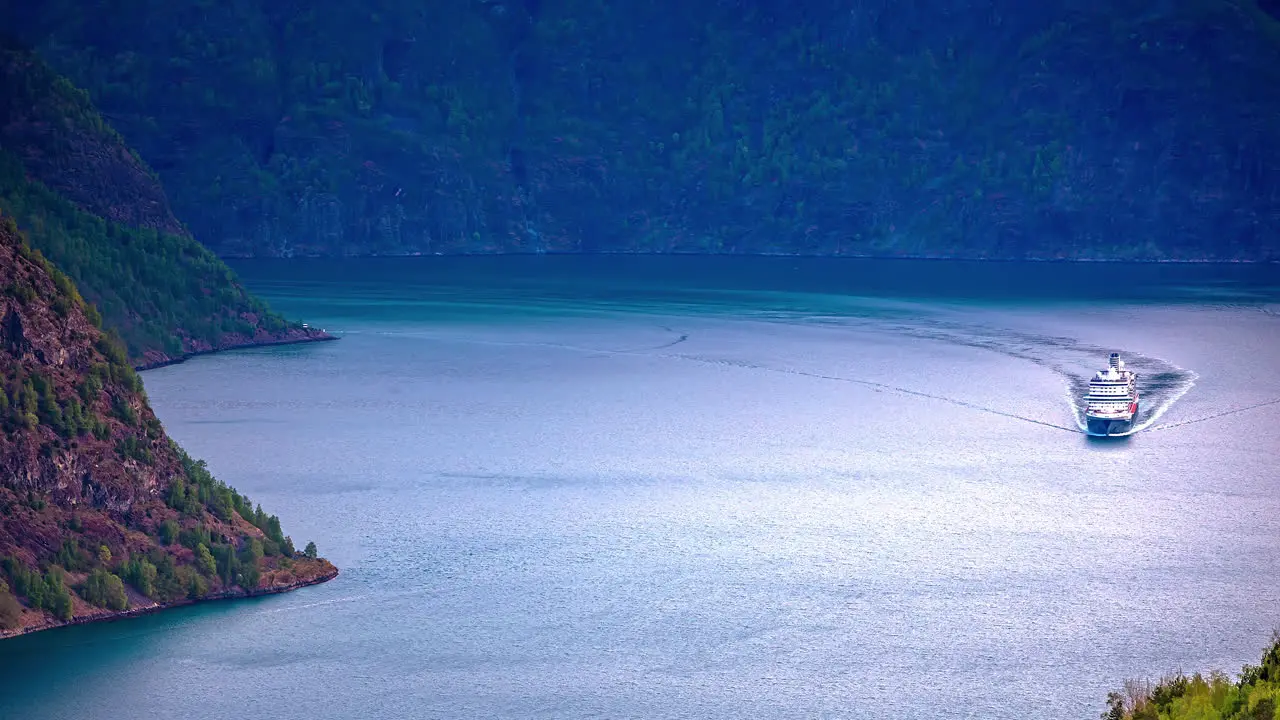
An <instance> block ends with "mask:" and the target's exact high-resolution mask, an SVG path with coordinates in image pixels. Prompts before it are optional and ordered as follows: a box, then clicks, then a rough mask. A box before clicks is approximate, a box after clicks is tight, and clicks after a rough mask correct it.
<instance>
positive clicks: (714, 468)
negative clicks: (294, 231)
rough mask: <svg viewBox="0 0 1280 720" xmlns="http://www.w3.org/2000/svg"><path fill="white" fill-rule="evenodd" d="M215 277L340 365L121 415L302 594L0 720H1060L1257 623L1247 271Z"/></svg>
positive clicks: (12, 677)
mask: <svg viewBox="0 0 1280 720" xmlns="http://www.w3.org/2000/svg"><path fill="white" fill-rule="evenodd" d="M237 269H238V270H239V271H240V273H241V274H242V277H243V278H244V279H245V280H246V282H247V284H248V285H249V286H250V287H252V288H253V289H255V290H257V291H258V292H260V293H261V294H263V295H264V296H266V297H267V299H268V300H269V301H270V302H271V303H272V304H273V305H274V306H275V307H276V308H277V309H280V310H283V311H285V312H286V313H287V314H288V315H290V316H295V317H303V318H306V319H308V320H309V321H310V322H312V323H313V324H315V325H319V326H322V327H325V328H327V329H328V330H330V331H331V332H334V333H335V334H337V335H340V336H341V337H342V340H341V341H339V342H336V343H323V344H316V345H304V346H292V347H282V348H269V349H257V350H250V351H243V352H235V353H227V354H223V355H217V356H210V357H203V358H197V359H195V360H192V361H190V362H188V363H185V364H183V365H178V366H173V367H168V368H163V369H159V370H155V371H150V372H147V373H145V374H144V379H145V383H146V388H147V392H148V394H149V396H150V399H151V401H152V403H153V404H154V406H155V408H156V410H157V412H158V414H159V415H160V417H161V419H162V420H163V421H164V423H165V425H166V427H167V428H168V429H169V431H170V433H171V434H172V435H173V436H174V437H175V438H176V439H177V440H178V441H179V442H180V443H182V444H183V445H184V446H185V447H186V448H187V449H188V450H189V451H190V452H191V453H192V454H193V455H195V456H198V457H203V458H205V459H206V460H207V461H208V462H209V465H210V467H211V468H212V469H213V470H214V472H215V473H216V474H217V475H218V476H219V477H221V478H222V479H224V480H226V481H228V482H229V483H231V484H233V485H234V486H236V487H237V488H238V489H240V490H241V491H243V492H245V493H247V494H248V495H249V496H250V497H251V498H252V499H253V500H254V501H256V502H260V503H261V504H262V505H263V507H264V508H267V509H269V510H270V511H272V512H275V513H278V514H279V515H280V517H281V519H282V521H283V523H284V526H285V528H286V530H287V531H288V532H289V533H290V534H291V535H292V537H293V539H294V541H295V543H297V544H298V545H299V546H301V545H302V544H303V543H305V542H306V541H307V540H312V539H314V540H315V541H316V542H317V544H318V545H319V547H320V550H321V552H322V553H323V554H324V555H326V556H327V557H329V558H330V559H331V560H333V561H334V562H335V563H336V564H337V565H338V566H339V567H340V568H341V569H342V574H341V575H340V576H339V577H338V578H337V579H336V580H334V581H332V582H330V583H327V584H325V585H321V586H317V587H313V588H306V589H303V590H300V591H298V592H295V593H291V594H287V595H280V596H274V597H269V598H262V599H256V600H250V601H243V602H227V603H211V604H206V605H201V606H197V607H192V608H185V609H179V610H174V611H170V612H166V613H161V614H158V615H154V616H148V617H144V618H139V619H134V620H129V621H124V622H118V623H109V624H101V625H96V626H84V627H76V628H69V629H65V630H59V631H53V632H47V633H40V634H37V635H33V636H29V637H22V638H18V639H15V640H10V641H5V642H4V643H0V668H2V669H3V671H2V672H0V717H5V718H9V717H13V718H25V719H31V720H35V719H37V718H68V717H75V718H86V719H89V718H107V717H118V716H127V717H131V718H170V717H186V718H224V717H272V718H299V719H301V718H354V717H367V718H401V717H415V718H498V717H502V718H532V717H548V718H552V717H554V718H589V717H590V718H594V717H609V718H685V717H707V718H712V717H714V718H764V717H777V718H819V717H826V718H837V717H841V718H878V717H885V718H890V717H891V718H1009V719H1013V718H1029V717H1035V718H1092V717H1096V716H1097V713H1098V712H1099V711H1100V710H1101V708H1102V704H1103V701H1104V699H1105V696H1106V693H1107V691H1108V690H1111V689H1116V688H1118V687H1119V686H1120V684H1121V683H1122V681H1123V680H1124V679H1125V678H1148V677H1150V678H1154V677H1158V676H1159V675H1161V674H1164V673H1167V672H1171V671H1176V670H1179V669H1185V670H1188V671H1190V670H1193V669H1213V668H1217V669H1222V670H1226V671H1236V670H1238V669H1239V667H1240V666H1241V665H1242V664H1243V663H1245V662H1255V661H1256V660H1257V658H1258V657H1260V653H1261V651H1262V649H1263V648H1264V647H1265V645H1266V644H1267V642H1268V640H1269V638H1270V633H1271V631H1272V629H1273V628H1275V627H1277V626H1280V564H1277V563H1276V562H1275V558H1276V557H1277V556H1280V488H1278V487H1277V486H1278V485H1280V470H1277V468H1276V465H1275V461H1274V458H1275V454H1276V450H1277V449H1280V422H1277V420H1278V419H1280V362H1278V360H1280V332H1278V331H1280V306H1278V305H1277V304H1276V303H1277V302H1278V301H1280V298H1278V297H1277V296H1278V293H1277V286H1278V285H1280V282H1277V273H1276V270H1275V268H1274V267H1258V266H1193V265H1145V266H1134V265H1111V264H1107V265H1101V264H1098V265H1065V264H1064V265H1057V264H1014V263H1002V264H996V263H992V264H972V263H948V262H931V261H832V260H822V261H819V260H794V259H786V258H679V257H675V258H672V257H667V258H643V257H642V258H637V257H595V258H574V257H526V258H417V259H396V260H362V261H345V262H333V261H323V262H322V261H293V262H287V263H286V262H255V263H244V264H241V265H239V266H237ZM1112 350H1115V351H1118V352H1121V353H1122V354H1123V355H1124V356H1125V358H1126V359H1129V360H1130V362H1131V364H1132V365H1134V366H1135V367H1136V368H1137V369H1138V371H1139V372H1140V373H1142V376H1141V378H1140V383H1141V386H1142V388H1143V392H1144V403H1145V407H1144V411H1143V416H1142V417H1141V418H1140V423H1139V424H1140V426H1141V427H1142V428H1143V429H1142V430H1141V431H1140V432H1138V433H1135V434H1134V435H1133V436H1131V437H1128V438H1122V439H1106V440H1102V439H1091V438H1088V437H1086V436H1085V435H1083V434H1082V433H1081V432H1080V431H1079V424H1078V416H1077V410H1076V408H1075V406H1074V403H1073V402H1072V398H1073V397H1076V396H1078V395H1079V394H1080V389H1081V385H1080V382H1081V379H1082V378H1086V377H1087V376H1088V374H1089V373H1091V372H1092V371H1093V370H1094V369H1096V368H1098V367H1101V366H1102V365H1103V364H1104V363H1105V361H1106V353H1107V352H1110V351H1112Z"/></svg>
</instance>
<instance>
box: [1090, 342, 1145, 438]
mask: <svg viewBox="0 0 1280 720" xmlns="http://www.w3.org/2000/svg"><path fill="white" fill-rule="evenodd" d="M1137 414H1138V376H1137V375H1136V374H1134V373H1133V371H1131V370H1129V369H1127V368H1125V366H1124V361H1123V360H1121V359H1120V353H1111V358H1110V360H1109V362H1108V363H1107V369H1106V370H1099V371H1098V372H1097V373H1096V374H1095V375H1094V376H1093V378H1092V379H1091V380H1089V394H1088V395H1085V397H1084V419H1085V423H1086V424H1087V425H1088V429H1089V434H1091V435H1117V434H1120V433H1125V432H1128V431H1129V430H1131V429H1132V428H1133V419H1134V417H1136V416H1137Z"/></svg>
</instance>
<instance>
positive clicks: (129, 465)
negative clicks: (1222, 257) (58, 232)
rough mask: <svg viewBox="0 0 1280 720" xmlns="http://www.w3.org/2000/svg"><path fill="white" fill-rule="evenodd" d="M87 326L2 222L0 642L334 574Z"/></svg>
mask: <svg viewBox="0 0 1280 720" xmlns="http://www.w3.org/2000/svg"><path fill="white" fill-rule="evenodd" d="M95 319H96V318H94V316H93V313H92V312H91V310H90V307H89V306H88V305H86V303H85V302H84V300H83V299H82V298H81V296H80V294H79V293H78V292H77V291H76V289H75V286H74V285H73V283H72V282H71V281H70V279H68V277H67V276H66V275H63V274H62V273H61V272H59V271H58V270H57V269H55V268H54V266H53V265H52V263H50V262H49V261H48V260H46V259H45V258H44V257H43V256H42V255H41V254H40V253H39V251H37V250H33V249H32V248H30V247H29V246H28V245H26V244H25V243H24V242H23V239H22V238H21V237H20V235H19V233H18V229H17V227H16V225H15V224H14V223H13V220H12V218H9V217H7V216H0V426H2V427H3V431H4V432H3V434H2V435H0V637H2V636H4V635H6V634H12V633H14V632H21V631H24V630H30V629H39V628H43V627H48V626H52V625H57V624H61V623H66V622H76V621H81V620H85V619H95V618H98V617H103V616H110V615H114V614H120V613H123V612H128V611H130V610H138V609H147V608H151V607H156V606H157V605H165V604H175V603H182V602H187V601H190V600H195V599H200V598H209V597H226V596H234V595H244V594H253V593H260V592H271V591H275V590H281V589H287V588H290V587H296V586H298V585H300V584H308V583H312V582H319V581H320V580H323V579H327V578H329V577H332V576H333V575H334V574H336V572H337V571H336V569H335V568H334V567H333V566H332V565H331V564H329V563H328V562H327V561H325V560H324V559H321V558H316V557H315V548H314V546H308V548H307V550H306V552H304V553H298V552H296V551H295V549H294V547H293V543H292V541H291V540H290V538H288V537H287V536H285V535H284V533H283V532H282V530H281V528H280V521H279V520H278V519H277V518H276V517H275V516H271V515H267V514H266V513H264V512H263V510H262V508H261V506H254V505H253V504H252V503H251V502H250V501H249V499H248V498H246V497H244V496H242V495H240V494H239V493H237V492H235V491H234V490H232V489H230V488H228V487H227V486H226V485H224V484H222V483H221V482H219V481H217V480H216V479H214V478H213V476H212V475H210V474H209V472H208V470H207V469H206V468H205V465H204V463H203V462H199V461H194V460H192V459H191V458H190V457H188V456H187V455H186V454H185V453H184V452H183V451H182V450H181V449H180V448H179V447H178V446H177V445H176V444H175V443H174V442H173V441H172V440H170V439H169V438H168V437H167V436H166V435H165V433H164V430H163V429H162V428H161V426H160V422H159V421H158V420H157V419H156V417H155V415H154V414H153V413H152V412H151V408H150V407H149V406H148V405H147V399H146V396H145V395H144V393H143V391H142V383H141V381H140V380H139V378H138V375H137V374H136V373H135V372H134V370H133V368H132V367H131V366H130V364H129V362H128V360H127V357H126V355H125V350H124V348H123V346H122V345H121V344H120V343H119V341H118V340H116V339H114V338H113V337H111V336H109V335H107V334H104V333H103V332H102V331H101V329H100V328H99V327H98V326H97V325H96V323H95Z"/></svg>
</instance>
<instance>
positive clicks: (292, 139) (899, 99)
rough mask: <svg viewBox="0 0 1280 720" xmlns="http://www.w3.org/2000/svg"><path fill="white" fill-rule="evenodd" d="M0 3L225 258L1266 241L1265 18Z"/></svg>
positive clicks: (1197, 12)
mask: <svg viewBox="0 0 1280 720" xmlns="http://www.w3.org/2000/svg"><path fill="white" fill-rule="evenodd" d="M8 5H9V8H8V10H7V12H6V14H5V16H4V17H2V18H0V19H2V20H3V21H4V22H5V25H6V26H8V27H11V28H13V29H14V31H15V32H17V33H19V34H20V35H21V36H22V38H23V39H24V40H26V41H28V42H30V43H32V44H33V45H35V46H36V47H37V49H38V50H39V51H40V52H41V53H42V54H43V55H44V56H45V57H46V58H47V59H48V61H49V62H51V63H52V64H53V65H54V67H55V68H56V69H57V70H59V71H60V72H62V73H64V74H66V75H68V76H69V77H70V78H71V79H72V80H73V81H74V82H75V83H77V84H78V85H80V86H82V87H85V88H86V89H87V90H88V92H89V94H90V96H91V97H92V99H93V101H94V102H95V103H96V104H97V105H98V106H99V107H100V108H102V109H103V111H104V113H105V115H106V117H107V118H108V119H109V121H110V122H111V124H112V126H114V127H115V128H116V129H117V130H119V131H120V132H121V133H122V134H123V136H124V137H125V139H126V140H128V142H129V143H130V144H131V145H132V146H134V147H136V148H137V149H138V151H139V153H140V155H141V156H142V158H143V159H144V160H146V161H147V162H148V163H149V164H150V165H151V166H152V167H154V168H155V169H156V171H157V172H158V174H159V177H160V178H161V180H162V181H163V182H164V185H165V188H166V190H167V191H168V193H169V197H170V199H171V200H172V202H173V206H174V208H175V209H176V215H177V216H178V217H180V218H182V219H183V220H184V221H185V222H186V223H188V225H189V226H190V227H191V228H192V229H193V230H194V232H195V236H196V237H197V238H199V239H200V240H202V241H203V242H205V243H207V244H208V245H209V246H210V247H212V248H213V249H214V250H216V251H217V252H218V253H220V254H224V255H270V256H281V255H284V256H287V255H349V254H396V253H418V252H421V253H435V252H444V253H449V252H492V251H534V252H541V251H642V252H648V251H672V252H779V253H820V254H824V253H830V254H867V253H870V254H887V255H902V254H926V255H950V256H966V257H1041V258H1055V257H1071V258H1143V259H1177V258H1183V259H1187V258H1236V259H1261V258H1275V257H1277V254H1278V250H1277V245H1278V244H1280V243H1278V242H1277V239H1276V238H1277V237H1280V169H1278V168H1280V93H1277V92H1274V88H1276V87H1280V23H1277V21H1276V19H1275V18H1274V17H1273V16H1272V15H1280V9H1277V8H1276V7H1275V6H1276V3H1275V2H1274V0H1266V1H1265V2H1259V0H1170V1H1169V2H1163V3H1154V4H1153V3H1150V2H1139V1H1138V0H1121V1H1120V2H1110V3H1098V2H1091V1H1086V0H1069V1H1068V2H1060V3H1028V2H1021V1H1020V0H913V1H911V2H897V1H894V2H890V1H889V0H858V1H856V2H844V1H842V2H836V1H835V0H814V1H812V2H804V3H793V2H782V1H781V0H762V1H758V2H736V1H732V0H720V1H718V2H704V3H695V2H676V1H675V0H617V1H614V2H604V1H603V0H522V1H521V2H499V1H497V0H440V1H439V2H432V3H420V2H407V1H405V0H368V1H367V2H361V3H355V4H353V3H339V2H335V1H334V0H307V1H305V2H304V1H303V0H274V1H272V2H267V1H266V0H234V1H232V2H224V3H214V2H207V1H206V0H165V2H161V1H160V0H122V1H121V2H116V3H110V4H108V5H103V4H98V5H86V4H84V3H79V2H74V1H73V0H46V1H45V2H40V3H10V4H8ZM1269 13H1270V14H1269Z"/></svg>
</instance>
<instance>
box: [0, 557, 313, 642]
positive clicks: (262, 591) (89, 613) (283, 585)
mask: <svg viewBox="0 0 1280 720" xmlns="http://www.w3.org/2000/svg"><path fill="white" fill-rule="evenodd" d="M294 563H295V564H294V568H293V570H292V571H289V570H276V571H273V572H271V573H268V574H267V575H266V576H264V577H263V579H262V583H261V584H260V585H259V586H258V587H257V588H254V589H253V590H245V589H243V588H241V587H239V586H235V587H232V588H230V589H228V590H223V591H219V592H216V593H211V594H209V595H206V596H204V597H202V598H198V599H189V598H187V599H183V600H176V601H173V602H166V603H159V602H155V601H154V600H150V599H148V598H146V597H145V596H143V595H140V594H139V593H138V592H137V591H135V590H133V589H132V588H129V590H128V595H129V608H128V609H126V610H108V609H106V608H101V607H96V606H92V605H89V604H87V603H84V602H83V601H77V603H76V610H75V614H74V615H72V617H71V619H70V620H58V619H56V618H54V617H53V616H51V615H49V614H48V613H46V612H41V611H36V610H30V609H28V610H26V611H25V612H24V613H23V623H22V625H21V626H20V627H18V628H16V629H13V630H0V640H5V639H8V638H12V637H17V636H19V635H28V634H31V633H35V632H40V631H42V630H52V629H54V628H60V627H68V626H71V625H86V624H88V623H96V622H111V621H113V620H124V619H127V618H132V617H139V616H142V615H150V614H151V613H155V612H160V611H161V610H168V609H170V608H176V607H183V606H185V605H195V604H197V603H204V602H211V601H216V600H236V599H240V598H251V597H261V596H263V595H276V594H279V593H285V592H290V591H293V590H297V589H299V588H304V587H307V586H310V585H319V584H320V583H324V582H328V581H330V580H332V579H334V578H335V577H337V576H338V568H337V567H335V566H334V565H333V563H330V562H329V561H328V560H325V559H324V558H316V559H314V560H312V559H308V558H302V557H298V558H295V559H294Z"/></svg>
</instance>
